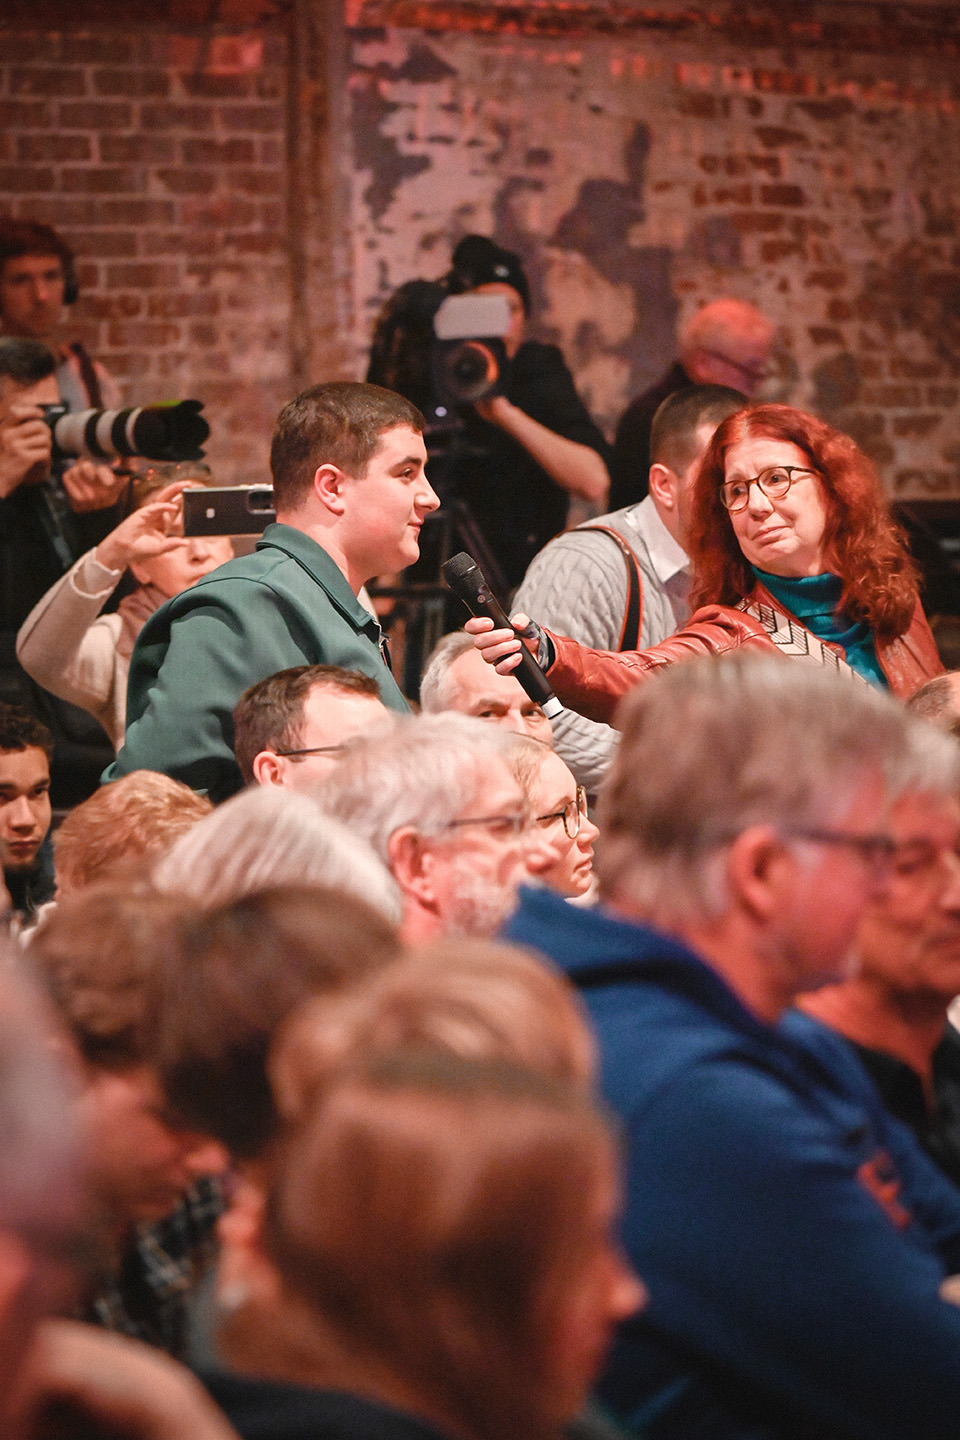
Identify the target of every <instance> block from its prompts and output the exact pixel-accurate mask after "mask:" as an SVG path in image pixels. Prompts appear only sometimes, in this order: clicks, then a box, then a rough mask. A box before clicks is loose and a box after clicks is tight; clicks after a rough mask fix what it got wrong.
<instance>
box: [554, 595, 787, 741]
mask: <svg viewBox="0 0 960 1440" xmlns="http://www.w3.org/2000/svg"><path fill="white" fill-rule="evenodd" d="M548 633H549V634H550V640H551V642H552V644H553V647H554V652H555V659H554V663H553V664H552V665H551V667H550V669H549V671H548V674H549V677H550V683H551V684H552V686H553V689H554V692H555V693H556V695H557V698H558V699H559V700H560V701H561V703H562V704H564V705H566V706H567V708H568V709H570V710H575V711H576V712H577V713H578V714H579V715H585V716H586V717H587V719H588V720H600V721H603V722H604V723H605V724H607V725H610V724H612V723H613V717H614V714H615V712H616V708H617V704H618V702H619V701H620V699H621V698H622V696H624V695H625V694H626V692H627V691H628V690H632V689H633V687H634V685H639V684H640V682H641V681H642V680H644V679H646V677H647V676H648V675H652V674H653V673H654V672H655V671H657V670H660V669H661V668H662V667H663V666H664V665H672V664H673V663H674V662H675V661H677V660H690V659H693V658H694V657H695V656H697V655H725V654H726V653H727V652H728V651H730V650H737V649H739V647H740V646H741V645H750V646H751V648H759V649H761V650H766V651H768V652H769V651H772V652H774V653H775V652H776V646H775V645H774V644H773V643H772V641H771V640H770V638H769V637H768V635H767V633H766V631H765V630H764V628H763V626H762V625H761V624H760V623H759V622H758V621H756V620H754V619H752V618H751V617H750V616H749V615H744V614H743V613H742V611H740V610H734V609H731V608H729V607H727V606H725V605H706V606H704V608H703V609H702V610H698V611H697V612H696V614H695V615H692V616H691V617H690V620H689V621H688V623H687V624H686V625H685V626H684V627H683V629H682V630H678V631H677V632H676V634H675V635H671V636H669V638H668V639H666V640H661V642H660V644H659V645H653V646H651V648H650V649H649V650H626V651H623V652H622V653H620V654H617V653H615V652H613V651H609V650H591V649H589V648H588V647H587V646H585V645H578V644H577V642H576V641H575V640H569V639H567V638H566V636H562V635H554V634H553V633H552V632H548Z"/></svg>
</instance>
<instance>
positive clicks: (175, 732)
mask: <svg viewBox="0 0 960 1440" xmlns="http://www.w3.org/2000/svg"><path fill="white" fill-rule="evenodd" d="M379 642H380V626H379V625H378V624H377V622H376V620H375V619H374V618H373V616H372V615H371V614H370V612H369V611H368V610H365V609H364V607H363V606H362V605H361V604H360V602H359V600H358V599H357V598H356V596H355V595H354V593H353V591H352V590H351V589H350V586H349V585H348V584H347V581H346V578H345V577H344V575H343V573H342V571H341V570H340V568H339V567H338V566H337V565H336V564H335V563H334V561H333V560H332V559H331V558H330V556H329V555H328V554H327V552H326V551H325V550H323V549H322V548H321V547H320V546H319V545H318V544H317V543H316V542H315V541H314V540H311V539H310V538H309V536H307V535H304V534H303V533H302V531H300V530H295V529H293V528H292V527H291V526H289V525H269V526H268V527H267V529H266V530H265V531H264V533H263V537H262V538H261V539H260V540H259V541H258V542H257V548H256V551H255V552H254V553H253V554H252V555H245V556H243V557H242V558H240V559H237V560H231V561H229V563H228V564H226V565H221V566H220V568H219V569H218V570H214V571H212V572H211V574H209V575H206V576H204V578H203V579H202V580H200V581H198V583H197V584H196V585H193V586H191V588H190V589H189V590H184V592H183V593H182V594H181V595H176V596H174V598H173V599H172V600H168V601H167V603H166V604H165V605H161V607H160V609H159V610H157V611H156V612H155V613H154V614H153V615H151V616H150V618H149V620H148V621H147V623H146V625H144V627H143V630H142V631H141V632H140V636H139V638H138V640H137V643H136V647H135V649H134V652H133V656H132V659H131V662H130V682H129V688H128V691H127V733H126V740H125V742H124V745H123V748H122V750H121V751H120V753H119V755H118V756H117V758H116V760H115V761H114V762H113V764H112V765H110V766H109V767H108V769H107V770H105V771H104V775H103V778H104V780H117V779H119V778H120V776H121V775H127V774H129V773H130V771H131V770H160V771H162V772H163V773H164V774H165V775H172V776H173V777H174V778H175V779H177V780H183V781H184V782H185V783H186V784H187V785H190V786H192V788H193V789H194V790H206V791H207V792H208V793H209V795H210V798H211V799H212V800H214V801H220V800H225V799H226V798H227V797H228V796H229V795H232V794H233V793H234V792H235V791H237V790H240V789H241V788H242V786H243V780H242V778H241V775H240V771H239V769H238V767H237V762H236V760H235V759H234V756H233V707H234V706H235V705H236V703H237V701H238V700H239V699H240V696H241V695H242V694H243V692H244V690H246V689H247V688H248V687H249V686H250V685H254V684H256V682H257V681H258V680H263V679H265V678H266V677H267V676H268V675H273V674H274V673H275V671H277V670H286V669H287V668H288V667H289V666H291V665H320V664H323V665H342V666H343V667H344V668H345V669H348V670H362V671H363V672H364V673H365V674H367V675H371V676H373V678H374V679H375V680H376V681H377V682H378V683H379V685H380V692H381V695H382V697H383V702H384V704H385V705H387V706H389V707H390V709H391V710H401V711H406V710H407V709H409V707H408V705H407V702H406V700H405V699H404V697H403V695H402V694H401V692H400V689H399V688H398V686H397V683H396V681H395V680H394V678H393V676H392V675H391V673H390V671H389V670H388V669H387V666H386V665H385V664H384V662H383V659H382V657H381V654H380V647H379Z"/></svg>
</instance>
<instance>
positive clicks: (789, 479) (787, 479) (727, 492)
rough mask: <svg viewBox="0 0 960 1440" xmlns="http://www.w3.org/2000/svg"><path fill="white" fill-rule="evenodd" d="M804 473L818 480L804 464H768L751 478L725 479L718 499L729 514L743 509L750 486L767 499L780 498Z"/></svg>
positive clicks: (815, 473) (817, 476)
mask: <svg viewBox="0 0 960 1440" xmlns="http://www.w3.org/2000/svg"><path fill="white" fill-rule="evenodd" d="M805 475H812V476H813V478H814V479H815V480H819V478H820V477H819V475H818V474H817V472H816V470H811V469H809V467H808V466H806V465H768V466H767V468H766V470H761V471H760V474H759V475H754V476H753V478H752V479H751V480H725V481H724V483H723V484H722V485H721V486H720V499H721V501H722V503H723V504H724V505H725V506H726V508H727V509H728V510H729V511H730V512H731V514H736V512H737V511H738V510H745V509H746V507H747V503H748V501H749V499H750V486H751V485H758V486H759V487H760V489H761V490H762V491H763V493H764V495H766V497H767V499H768V500H781V499H782V498H783V496H784V495H786V493H787V491H788V490H789V489H790V486H791V485H793V484H794V483H795V482H796V481H797V480H800V479H803V477H804V476H805Z"/></svg>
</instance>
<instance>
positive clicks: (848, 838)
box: [786, 830, 900, 876]
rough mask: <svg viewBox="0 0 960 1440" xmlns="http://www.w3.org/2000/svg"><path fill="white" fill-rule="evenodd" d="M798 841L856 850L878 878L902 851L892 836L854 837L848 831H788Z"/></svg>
mask: <svg viewBox="0 0 960 1440" xmlns="http://www.w3.org/2000/svg"><path fill="white" fill-rule="evenodd" d="M786 833H787V834H788V835H789V836H792V837H793V838H794V839H796V840H811V841H812V842H813V843H814V845H840V846H844V847H845V848H846V849H848V850H855V851H856V853H857V854H858V855H859V856H860V859H861V860H862V861H863V863H864V864H865V865H867V866H868V867H869V868H870V869H871V870H872V871H874V873H875V874H876V875H878V876H883V875H886V874H887V873H888V872H889V870H890V867H891V865H892V864H893V862H894V860H895V859H896V856H897V852H898V850H899V849H900V847H899V846H898V844H897V842H896V840H894V838H893V836H892V835H884V834H879V833H878V834H875V835H854V834H853V833H852V832H850V831H847V830H788V831H787V832H786Z"/></svg>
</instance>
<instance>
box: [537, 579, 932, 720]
mask: <svg viewBox="0 0 960 1440" xmlns="http://www.w3.org/2000/svg"><path fill="white" fill-rule="evenodd" d="M748 598H749V601H750V603H751V604H756V603H759V604H761V605H770V606H772V607H773V609H774V610H778V611H780V613H781V614H787V613H788V612H787V611H785V610H784V608H783V606H782V605H778V604H777V602H776V601H775V600H774V598H773V596H772V595H771V594H770V592H769V590H766V589H765V588H764V587H763V586H762V585H758V586H757V587H756V589H755V590H754V591H753V592H752V593H751V594H750V596H749V597H748ZM790 618H791V619H792V620H793V623H794V625H795V626H797V625H799V621H797V620H796V619H795V618H794V617H792V616H791V617H790ZM550 639H551V640H552V641H553V645H554V649H555V651H556V659H555V661H554V663H553V664H552V665H551V667H550V670H549V672H548V674H549V676H550V683H551V684H552V686H553V688H554V691H555V692H556V695H557V698H558V699H559V700H560V701H561V702H562V703H563V704H564V705H566V706H567V707H568V708H569V709H571V710H576V711H577V713H578V714H579V715H585V716H586V717H587V719H588V720H601V721H603V722H604V723H605V724H607V725H612V724H613V715H614V711H615V710H616V708H617V703H618V701H619V700H620V698H621V697H622V696H623V695H625V694H626V692H627V691H628V690H632V689H633V687H634V685H637V684H639V683H640V681H641V680H643V679H644V678H645V677H646V676H647V675H651V674H653V672H654V671H656V670H659V669H660V668H661V666H663V665H672V664H674V663H675V662H676V661H678V660H687V659H692V658H693V657H694V656H697V655H724V654H726V652H727V651H728V650H738V649H739V648H740V646H742V645H747V646H749V647H750V648H751V649H753V650H765V651H768V652H773V653H777V647H776V646H775V645H774V643H773V641H772V640H771V639H770V637H769V635H768V634H767V632H766V630H765V629H764V627H763V625H762V624H761V623H760V622H759V621H758V620H756V619H754V617H753V616H752V615H746V614H744V612H743V611H742V610H736V609H734V608H733V607H731V606H727V605H705V606H704V607H703V609H702V610H698V611H697V612H696V614H695V615H691V617H690V619H689V621H688V622H687V624H686V625H685V626H684V627H683V629H682V630H678V631H677V633H676V634H675V635H670V636H669V637H668V638H667V639H666V640H662V641H661V642H660V644H659V645H654V646H652V647H651V648H650V649H649V650H630V651H624V652H622V653H620V654H617V653H615V652H613V651H609V650H591V649H588V648H587V647H586V646H585V645H578V644H577V642H576V641H575V640H568V639H567V638H566V637H564V636H558V635H553V634H552V633H551V634H550ZM829 648H832V649H835V650H837V651H838V653H839V654H841V655H842V653H843V652H842V651H841V650H839V648H838V647H837V646H832V647H829ZM877 659H878V660H879V661H880V668H881V669H882V670H883V673H884V674H885V675H886V677H887V681H888V683H889V685H890V691H891V694H893V695H896V696H897V697H898V698H899V699H902V700H906V699H909V697H910V696H911V695H912V694H913V692H914V691H915V690H918V689H919V688H920V686H921V685H922V684H923V682H924V681H925V680H929V679H930V678H931V677H932V676H934V675H941V674H942V673H943V668H944V667H943V663H942V661H941V660H940V656H939V655H938V654H937V647H936V644H935V643H934V639H933V635H932V634H931V633H930V626H929V625H928V624H927V617H926V616H925V615H924V613H923V608H922V606H921V604H920V601H919V600H918V601H917V605H916V609H915V610H914V612H913V619H912V620H911V621H910V625H909V627H908V629H907V630H906V632H905V633H904V634H903V635H900V636H898V637H897V639H896V640H891V641H889V642H886V643H881V642H878V644H877Z"/></svg>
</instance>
